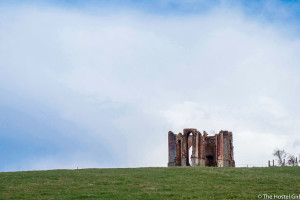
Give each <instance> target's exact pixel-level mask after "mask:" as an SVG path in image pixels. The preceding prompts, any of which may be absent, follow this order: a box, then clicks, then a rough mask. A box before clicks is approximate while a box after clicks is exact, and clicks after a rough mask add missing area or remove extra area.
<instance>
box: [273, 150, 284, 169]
mask: <svg viewBox="0 0 300 200" xmlns="http://www.w3.org/2000/svg"><path fill="white" fill-rule="evenodd" d="M273 155H274V156H275V157H276V158H277V163H278V165H279V166H283V165H284V159H285V158H286V155H287V154H286V152H285V151H284V150H280V149H275V150H274V153H273Z"/></svg>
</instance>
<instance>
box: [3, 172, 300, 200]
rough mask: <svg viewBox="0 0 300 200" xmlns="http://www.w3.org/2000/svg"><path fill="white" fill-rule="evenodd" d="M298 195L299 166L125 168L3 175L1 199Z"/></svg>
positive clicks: (232, 197)
mask: <svg viewBox="0 0 300 200" xmlns="http://www.w3.org/2000/svg"><path fill="white" fill-rule="evenodd" d="M259 194H269V195H273V194H278V195H283V194H300V168H298V167H270V168H214V167H174V168H124V169H79V170H49V171H28V172H5V173H0V199H258V198H257V197H258V195H259Z"/></svg>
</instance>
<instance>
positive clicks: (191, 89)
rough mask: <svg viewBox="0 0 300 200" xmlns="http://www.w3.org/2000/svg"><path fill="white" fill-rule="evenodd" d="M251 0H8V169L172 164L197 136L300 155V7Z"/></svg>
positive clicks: (257, 160)
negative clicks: (186, 138) (178, 148)
mask: <svg viewBox="0 0 300 200" xmlns="http://www.w3.org/2000/svg"><path fill="white" fill-rule="evenodd" d="M250 2H251V3H249V2H248V1H201V0H199V1H197V0H189V1H184V3H183V2H182V1H177V0H161V1H159V0H154V1H134V0H127V1H91V0H89V1H71V0H69V1H26V3H24V2H22V1H2V0H0V111H1V115H0V171H15V170H37V169H57V168H77V167H79V168H91V167H97V168H101V167H145V166H166V165H167V162H168V161H167V149H168V147H167V133H168V131H169V130H172V131H173V132H175V133H178V132H180V131H182V129H183V128H187V127H193V128H197V129H198V130H200V131H201V132H202V131H203V130H206V131H207V132H208V133H213V132H218V131H219V130H230V131H232V132H233V140H234V147H235V149H234V154H235V155H234V156H235V160H236V165H237V166H246V165H249V166H266V165H267V160H269V159H273V156H272V152H273V150H274V149H275V148H281V149H285V150H286V151H287V152H290V153H292V154H295V155H299V153H300V134H299V131H300V106H299V105H300V94H299V91H300V66H299V65H300V28H299V27H300V23H299V19H300V4H299V3H297V2H295V1H268V3H266V2H265V1H250Z"/></svg>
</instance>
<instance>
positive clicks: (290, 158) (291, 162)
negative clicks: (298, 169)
mask: <svg viewBox="0 0 300 200" xmlns="http://www.w3.org/2000/svg"><path fill="white" fill-rule="evenodd" d="M287 164H288V165H289V166H293V167H294V166H298V160H297V157H295V156H293V155H289V156H288V160H287Z"/></svg>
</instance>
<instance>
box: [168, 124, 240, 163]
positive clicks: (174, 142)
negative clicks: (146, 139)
mask: <svg viewBox="0 0 300 200" xmlns="http://www.w3.org/2000/svg"><path fill="white" fill-rule="evenodd" d="M168 142H169V162H168V167H172V166H216V167H234V166H235V162H234V159H233V145H232V132H228V131H220V132H219V133H218V134H215V135H214V136H207V133H206V132H205V131H203V135H202V134H201V133H200V132H199V131H198V130H197V129H195V128H186V129H183V134H182V133H179V134H174V133H173V132H172V131H169V133H168ZM190 148H192V152H191V155H190V156H189V149H190Z"/></svg>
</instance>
